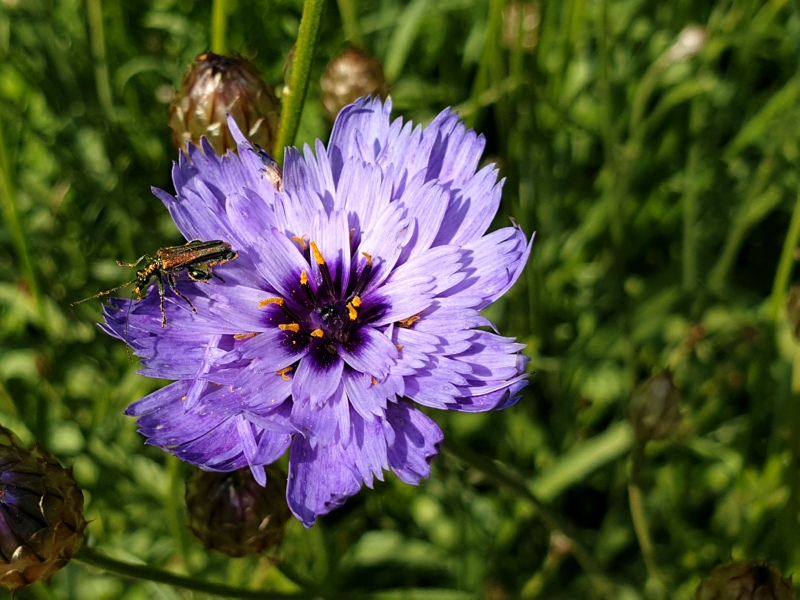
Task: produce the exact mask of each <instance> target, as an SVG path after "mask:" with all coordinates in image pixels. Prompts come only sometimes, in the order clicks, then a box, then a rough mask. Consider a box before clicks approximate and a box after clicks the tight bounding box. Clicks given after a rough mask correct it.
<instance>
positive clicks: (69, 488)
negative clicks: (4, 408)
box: [0, 427, 86, 592]
mask: <svg viewBox="0 0 800 600" xmlns="http://www.w3.org/2000/svg"><path fill="white" fill-rule="evenodd" d="M85 528H86V521H85V520H84V518H83V494H82V493H81V491H80V490H79V489H78V486H77V485H76V484H75V480H74V479H73V477H72V471H71V470H67V469H64V468H63V467H62V466H61V465H60V464H58V461H57V460H56V459H55V458H53V456H52V455H51V454H50V453H49V452H47V451H45V450H43V449H41V448H39V447H36V448H34V449H33V450H26V449H25V448H23V447H22V446H20V444H19V441H18V440H17V439H16V437H15V436H14V434H12V433H11V432H10V431H9V430H8V429H6V428H4V427H0V585H2V586H4V587H6V588H8V589H9V590H11V591H12V592H13V591H14V590H16V589H19V588H21V587H25V586H28V585H31V584H32V583H34V582H36V581H39V580H43V581H48V580H49V579H50V577H52V576H53V574H54V573H55V572H56V571H58V570H59V569H60V568H61V567H63V566H64V565H66V564H67V563H68V562H69V560H70V558H72V556H73V555H74V554H75V552H77V550H78V548H79V547H80V545H81V543H82V542H83V530H84V529H85Z"/></svg>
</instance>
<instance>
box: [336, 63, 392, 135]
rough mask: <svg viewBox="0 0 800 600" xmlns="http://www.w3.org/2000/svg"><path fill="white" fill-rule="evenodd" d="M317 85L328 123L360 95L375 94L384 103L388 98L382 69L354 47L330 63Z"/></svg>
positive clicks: (387, 86) (387, 87)
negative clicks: (320, 90) (319, 87)
mask: <svg viewBox="0 0 800 600" xmlns="http://www.w3.org/2000/svg"><path fill="white" fill-rule="evenodd" d="M320 86H321V87H322V106H323V107H324V109H325V111H324V112H325V116H326V117H327V118H328V119H329V120H331V121H333V120H334V119H335V118H336V115H338V114H339V111H340V110H342V109H343V108H344V107H345V106H347V105H348V104H352V103H353V102H355V101H356V100H357V99H358V98H360V97H361V96H370V95H373V94H377V95H378V96H380V97H381V98H383V99H384V100H385V99H386V97H387V96H388V95H389V85H388V84H387V83H386V77H385V76H384V74H383V66H382V65H381V63H380V62H379V61H378V60H377V59H376V58H373V57H372V56H370V55H369V54H367V53H366V52H364V51H363V50H359V49H358V48H347V49H346V50H344V52H342V53H341V54H339V56H337V57H336V58H334V59H333V60H331V62H330V63H328V67H327V68H326V69H325V73H323V75H322V78H321V79H320Z"/></svg>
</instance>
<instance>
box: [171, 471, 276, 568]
mask: <svg viewBox="0 0 800 600" xmlns="http://www.w3.org/2000/svg"><path fill="white" fill-rule="evenodd" d="M285 479H286V477H285V476H284V475H282V474H281V473H280V472H279V471H278V470H277V469H276V468H274V467H269V468H268V469H267V485H266V486H265V487H262V486H260V485H259V484H258V483H257V482H256V480H255V479H253V476H252V474H251V473H250V471H249V470H248V469H240V470H238V471H233V472H230V473H218V472H209V471H201V470H199V469H198V470H197V471H196V472H195V473H194V474H193V475H192V476H191V477H190V478H189V481H188V482H187V484H186V506H187V507H188V509H189V528H190V529H191V530H192V533H194V534H195V536H197V538H198V539H199V540H200V541H201V542H203V545H204V546H205V547H206V548H208V549H209V550H217V551H219V552H222V553H223V554H227V555H228V556H232V557H241V556H245V555H248V554H259V553H261V552H264V551H265V550H268V549H270V548H273V547H275V546H277V545H278V544H280V542H281V539H282V538H283V528H284V525H285V524H286V521H287V520H288V519H289V516H290V513H289V508H288V506H287V504H286V486H285V483H284V481H285Z"/></svg>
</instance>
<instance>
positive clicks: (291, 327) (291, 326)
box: [278, 323, 300, 333]
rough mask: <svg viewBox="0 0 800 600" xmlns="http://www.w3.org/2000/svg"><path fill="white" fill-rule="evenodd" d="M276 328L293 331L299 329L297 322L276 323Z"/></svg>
mask: <svg viewBox="0 0 800 600" xmlns="http://www.w3.org/2000/svg"><path fill="white" fill-rule="evenodd" d="M278 328H279V329H282V330H283V331H294V332H295V333H297V332H298V331H300V325H298V324H297V323H281V324H280V325H278Z"/></svg>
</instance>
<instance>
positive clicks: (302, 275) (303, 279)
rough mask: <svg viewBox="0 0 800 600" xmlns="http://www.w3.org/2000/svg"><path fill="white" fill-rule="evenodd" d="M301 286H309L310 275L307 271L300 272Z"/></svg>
mask: <svg viewBox="0 0 800 600" xmlns="http://www.w3.org/2000/svg"><path fill="white" fill-rule="evenodd" d="M300 285H308V273H306V272H305V271H301V272H300Z"/></svg>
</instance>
